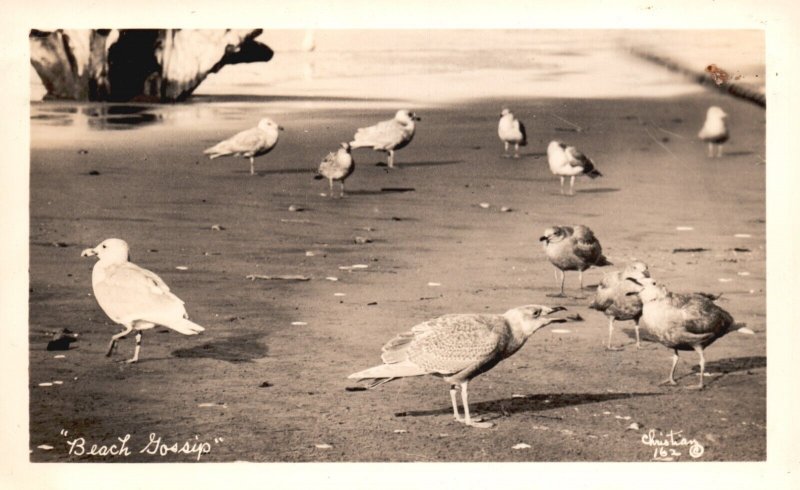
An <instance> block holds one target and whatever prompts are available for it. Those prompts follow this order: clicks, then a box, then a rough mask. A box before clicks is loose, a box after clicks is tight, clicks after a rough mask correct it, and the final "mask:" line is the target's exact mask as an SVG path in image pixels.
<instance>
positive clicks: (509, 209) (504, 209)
mask: <svg viewBox="0 0 800 490" xmlns="http://www.w3.org/2000/svg"><path fill="white" fill-rule="evenodd" d="M500 212H501V213H510V212H511V208H510V207H508V206H503V207H502V208H500Z"/></svg>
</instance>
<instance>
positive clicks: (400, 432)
mask: <svg viewBox="0 0 800 490" xmlns="http://www.w3.org/2000/svg"><path fill="white" fill-rule="evenodd" d="M406 432H408V431H407V430H405V429H395V430H394V433H395V434H405V433H406Z"/></svg>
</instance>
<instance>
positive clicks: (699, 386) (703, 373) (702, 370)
mask: <svg viewBox="0 0 800 490" xmlns="http://www.w3.org/2000/svg"><path fill="white" fill-rule="evenodd" d="M694 350H695V352H697V354H698V355H699V356H700V382H699V383H697V384H696V385H694V386H689V387H688V389H690V390H702V389H703V378H704V377H705V376H706V357H705V356H704V355H703V347H702V346H699V345H696V346H695V347H694Z"/></svg>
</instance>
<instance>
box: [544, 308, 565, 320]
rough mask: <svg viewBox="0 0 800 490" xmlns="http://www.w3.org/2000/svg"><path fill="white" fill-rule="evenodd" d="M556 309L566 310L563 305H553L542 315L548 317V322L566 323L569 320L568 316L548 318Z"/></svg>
mask: <svg viewBox="0 0 800 490" xmlns="http://www.w3.org/2000/svg"><path fill="white" fill-rule="evenodd" d="M557 311H567V309H566V308H564V307H563V306H553V307H552V308H550V309H548V310H547V311H546V312H545V313H544V315H543V316H546V317H548V318H547V319H548V320H549V321H548V323H566V322H568V321H569V318H564V317H556V318H549V315H551V314H553V313H555V312H557Z"/></svg>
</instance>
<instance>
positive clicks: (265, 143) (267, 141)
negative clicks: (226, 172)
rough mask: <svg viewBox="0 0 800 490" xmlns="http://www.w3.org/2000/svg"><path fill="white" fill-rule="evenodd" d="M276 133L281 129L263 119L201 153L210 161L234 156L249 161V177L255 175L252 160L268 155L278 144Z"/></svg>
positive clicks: (270, 120) (273, 122)
mask: <svg viewBox="0 0 800 490" xmlns="http://www.w3.org/2000/svg"><path fill="white" fill-rule="evenodd" d="M278 131H283V127H281V126H278V125H277V124H276V123H275V121H273V120H272V119H270V118H267V117H265V118H264V119H262V120H260V121H259V122H258V126H256V127H254V128H250V129H246V130H244V131H242V132H240V133H236V134H235V135H233V136H231V137H230V138H228V139H226V140H224V141H221V142H219V143H217V144H216V145H214V146H212V147H211V148H208V149H206V150H205V151H203V153H205V154H206V155H208V156H209V158H210V159H211V160H213V159H215V158H217V157H226V156H235V157H244V158H249V159H250V175H253V174H255V173H256V172H255V167H254V162H253V159H254V158H255V157H257V156H261V155H265V154H267V153H269V152H270V151H271V150H272V149H273V148H275V145H276V144H277V143H278Z"/></svg>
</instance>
